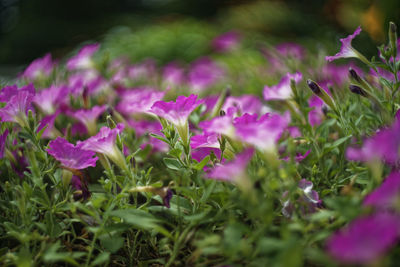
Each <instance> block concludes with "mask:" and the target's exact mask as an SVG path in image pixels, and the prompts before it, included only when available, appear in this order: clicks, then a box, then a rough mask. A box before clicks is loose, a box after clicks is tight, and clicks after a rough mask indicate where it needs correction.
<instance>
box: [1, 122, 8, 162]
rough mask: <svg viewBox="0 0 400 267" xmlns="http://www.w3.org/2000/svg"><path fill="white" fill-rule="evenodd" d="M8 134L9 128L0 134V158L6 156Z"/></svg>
mask: <svg viewBox="0 0 400 267" xmlns="http://www.w3.org/2000/svg"><path fill="white" fill-rule="evenodd" d="M7 136H8V129H6V130H5V131H4V132H3V133H2V134H1V135H0V159H2V158H3V157H4V150H5V148H6V141H7Z"/></svg>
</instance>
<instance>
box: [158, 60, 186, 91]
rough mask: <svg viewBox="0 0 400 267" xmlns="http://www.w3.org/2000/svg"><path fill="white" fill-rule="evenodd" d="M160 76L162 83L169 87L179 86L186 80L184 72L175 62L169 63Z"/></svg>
mask: <svg viewBox="0 0 400 267" xmlns="http://www.w3.org/2000/svg"><path fill="white" fill-rule="evenodd" d="M162 76H163V80H164V82H165V83H167V84H169V85H178V86H179V85H182V84H183V83H184V82H185V80H186V78H185V70H184V69H183V68H182V67H180V66H179V65H178V64H177V63H175V62H172V63H169V64H168V65H166V66H165V67H164V69H163V73H162Z"/></svg>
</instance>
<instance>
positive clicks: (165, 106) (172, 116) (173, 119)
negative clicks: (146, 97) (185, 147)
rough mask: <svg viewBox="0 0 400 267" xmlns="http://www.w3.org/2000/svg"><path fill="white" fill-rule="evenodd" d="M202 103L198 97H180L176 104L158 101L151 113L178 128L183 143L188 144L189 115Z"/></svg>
mask: <svg viewBox="0 0 400 267" xmlns="http://www.w3.org/2000/svg"><path fill="white" fill-rule="evenodd" d="M202 103H203V101H202V100H198V99H197V95H190V96H189V97H185V96H178V98H177V99H176V101H175V102H173V101H170V102H164V101H157V102H156V103H154V105H153V106H152V107H151V112H152V113H154V114H156V115H158V116H160V117H162V118H164V119H166V120H168V121H169V122H170V123H172V124H173V125H174V126H175V127H176V130H177V131H178V133H179V136H180V137H181V139H182V141H183V143H184V144H188V142H189V127H188V118H189V115H190V113H192V112H193V110H195V109H196V108H197V107H198V106H199V105H200V104H202Z"/></svg>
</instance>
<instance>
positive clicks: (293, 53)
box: [275, 43, 305, 60]
mask: <svg viewBox="0 0 400 267" xmlns="http://www.w3.org/2000/svg"><path fill="white" fill-rule="evenodd" d="M275 49H276V50H277V51H278V53H279V54H280V55H281V56H283V57H285V58H288V57H289V58H295V59H298V60H302V59H303V58H304V54H305V49H304V47H302V46H301V45H299V44H296V43H281V44H278V45H277V46H276V47H275Z"/></svg>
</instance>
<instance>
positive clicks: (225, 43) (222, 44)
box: [211, 31, 240, 52]
mask: <svg viewBox="0 0 400 267" xmlns="http://www.w3.org/2000/svg"><path fill="white" fill-rule="evenodd" d="M239 42H240V34H239V33H238V32H236V31H230V32H226V33H223V34H221V35H219V36H217V37H215V38H214V40H212V43H211V45H212V47H213V48H214V50H215V51H217V52H229V51H232V50H233V49H235V48H236V47H237V46H238V45H239Z"/></svg>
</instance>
